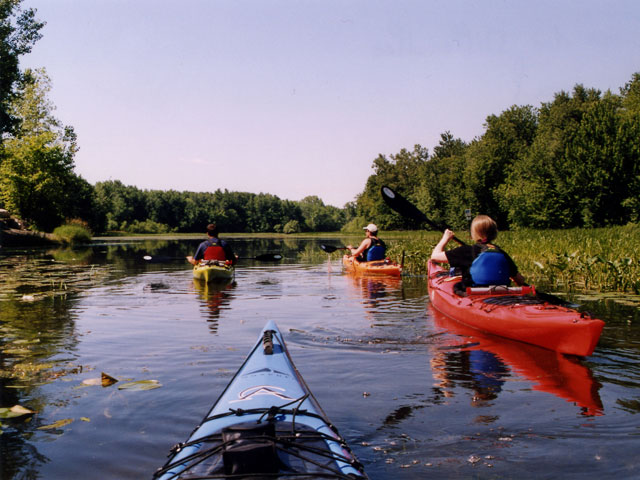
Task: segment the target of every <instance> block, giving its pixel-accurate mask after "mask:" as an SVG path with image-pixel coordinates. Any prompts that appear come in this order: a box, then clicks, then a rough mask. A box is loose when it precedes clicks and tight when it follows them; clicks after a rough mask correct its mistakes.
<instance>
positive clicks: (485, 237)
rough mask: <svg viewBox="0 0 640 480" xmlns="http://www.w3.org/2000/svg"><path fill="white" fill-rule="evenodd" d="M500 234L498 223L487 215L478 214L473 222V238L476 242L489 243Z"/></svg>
mask: <svg viewBox="0 0 640 480" xmlns="http://www.w3.org/2000/svg"><path fill="white" fill-rule="evenodd" d="M497 236H498V225H497V224H496V222H495V221H494V220H493V218H491V217H489V216H487V215H478V216H477V217H476V218H474V219H473V221H472V222H471V238H472V239H473V241H474V242H482V243H489V242H491V241H492V240H495V238H496V237H497Z"/></svg>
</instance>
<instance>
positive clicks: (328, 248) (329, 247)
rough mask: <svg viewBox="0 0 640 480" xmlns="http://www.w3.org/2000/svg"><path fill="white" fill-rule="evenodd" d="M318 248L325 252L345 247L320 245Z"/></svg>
mask: <svg viewBox="0 0 640 480" xmlns="http://www.w3.org/2000/svg"><path fill="white" fill-rule="evenodd" d="M320 248H321V249H322V250H324V251H325V252H327V253H333V252H335V251H336V250H341V249H344V248H346V247H334V246H333V245H320Z"/></svg>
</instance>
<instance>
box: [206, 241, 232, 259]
mask: <svg viewBox="0 0 640 480" xmlns="http://www.w3.org/2000/svg"><path fill="white" fill-rule="evenodd" d="M226 259H227V256H226V254H225V253H224V248H222V245H220V241H219V240H218V241H215V240H210V241H209V246H208V247H207V249H206V250H205V251H204V260H220V261H223V262H224V261H225V260H226Z"/></svg>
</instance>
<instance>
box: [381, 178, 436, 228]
mask: <svg viewBox="0 0 640 480" xmlns="http://www.w3.org/2000/svg"><path fill="white" fill-rule="evenodd" d="M380 193H381V194H382V199H383V200H384V203H386V204H387V206H388V207H389V208H390V209H391V210H394V211H396V212H398V213H399V214H400V215H402V216H403V217H408V218H411V219H412V220H415V221H416V222H419V223H426V224H427V225H430V226H431V227H433V228H435V229H437V230H439V228H438V226H437V225H435V224H434V223H433V222H432V221H431V220H429V219H428V218H427V216H426V215H425V214H424V213H422V212H421V211H420V210H418V208H417V207H416V206H415V205H414V204H413V203H411V202H410V201H409V200H407V199H406V198H404V197H403V196H402V195H400V194H399V193H398V192H395V191H394V190H393V189H392V188H391V187H387V186H383V187H382V188H381V189H380Z"/></svg>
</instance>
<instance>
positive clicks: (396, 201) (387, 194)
mask: <svg viewBox="0 0 640 480" xmlns="http://www.w3.org/2000/svg"><path fill="white" fill-rule="evenodd" d="M380 193H381V194H382V198H383V200H384V202H385V203H386V204H387V205H388V206H389V208H391V209H392V210H395V211H396V212H398V213H399V214H400V215H403V216H405V217H409V218H411V219H413V220H415V221H417V222H420V223H426V224H427V225H429V226H430V227H431V228H433V229H435V230H438V231H440V232H444V230H445V227H443V226H441V225H438V224H437V223H435V222H433V221H431V220H430V219H429V218H427V216H426V215H425V214H424V213H423V212H421V211H420V210H418V208H417V207H416V206H415V205H414V204H412V203H411V202H410V201H409V200H407V199H406V198H404V197H403V196H402V195H400V194H399V193H398V192H395V191H394V190H393V189H392V188H391V187H387V186H383V187H382V188H381V189H380ZM452 240H454V241H456V242H458V243H459V244H460V245H466V243H465V242H463V241H462V240H460V239H459V238H457V237H453V238H452ZM536 296H537V297H538V298H539V299H541V300H544V301H545V302H548V303H551V304H554V305H560V306H563V307H568V308H577V307H579V306H580V305H578V304H575V303H572V302H568V301H566V300H564V299H562V298H560V297H556V296H555V295H552V294H550V293H544V292H539V291H536Z"/></svg>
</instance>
